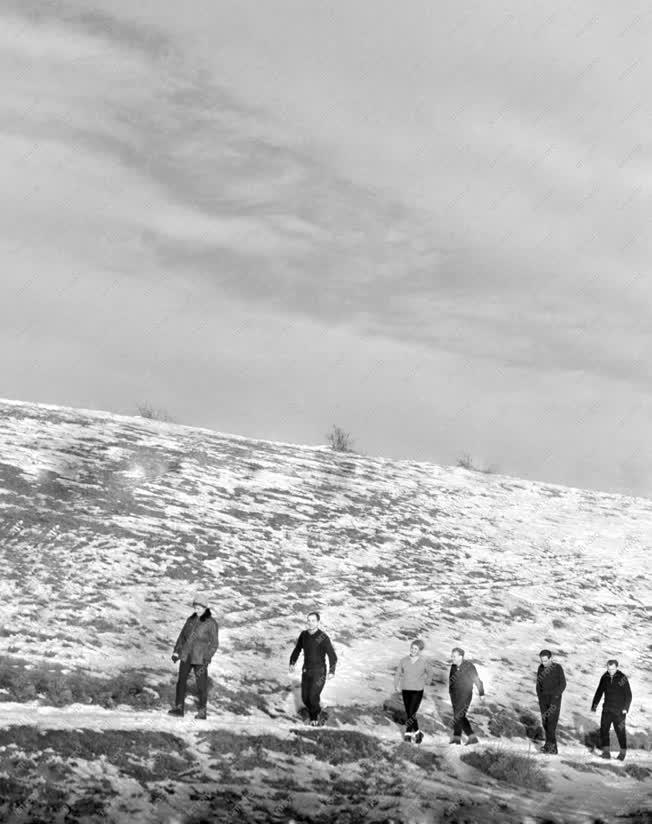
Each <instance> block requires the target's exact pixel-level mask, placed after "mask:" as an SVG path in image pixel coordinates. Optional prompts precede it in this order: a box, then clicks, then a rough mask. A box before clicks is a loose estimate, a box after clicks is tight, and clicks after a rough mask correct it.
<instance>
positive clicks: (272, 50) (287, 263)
mask: <svg viewBox="0 0 652 824" xmlns="http://www.w3.org/2000/svg"><path fill="white" fill-rule="evenodd" d="M218 5H219V8H218V7H216V6H215V5H214V4H211V3H207V2H200V3H198V4H197V6H196V8H194V9H193V12H192V14H190V13H188V14H186V12H185V11H184V10H182V9H181V7H177V6H175V5H174V4H172V3H167V2H164V1H163V0H161V2H160V4H158V5H157V4H153V3H148V2H144V3H143V4H142V8H141V6H140V4H139V6H138V9H135V7H134V11H133V14H132V13H131V6H129V4H127V3H126V2H122V0H114V2H112V4H111V8H112V9H113V11H106V10H93V9H90V8H88V7H86V6H84V7H82V5H81V4H76V3H75V2H74V0H65V2H53V3H48V4H42V3H38V2H35V0H34V2H32V0H27V2H19V0H3V2H0V23H1V24H2V25H0V72H1V73H2V76H3V95H2V98H0V158H1V163H2V179H3V195H2V198H0V222H1V223H2V226H3V233H2V236H1V237H0V254H1V255H2V259H1V261H0V263H1V264H2V266H3V271H4V272H5V273H6V275H5V284H6V285H5V287H4V288H5V289H6V290H7V293H6V294H7V295H8V296H9V298H10V299H13V298H14V297H15V296H16V295H17V294H18V293H19V292H20V290H23V292H24V294H25V295H28V294H29V295H32V294H34V295H36V293H38V301H37V299H36V297H35V298H34V300H32V301H31V303H30V300H28V299H27V297H25V298H24V300H23V301H22V303H21V304H20V306H21V309H24V307H26V306H27V307H30V306H36V305H37V304H38V306H39V307H41V308H40V309H39V311H43V312H45V311H46V309H45V308H44V307H45V306H46V305H47V303H48V300H49V301H50V304H51V305H52V306H55V307H58V309H59V311H60V312H61V316H62V317H63V316H64V310H65V311H68V308H69V307H68V304H69V303H73V304H74V302H75V301H77V302H78V305H79V307H83V311H84V312H85V313H87V318H88V319H87V320H86V323H87V325H88V327H89V329H88V334H89V335H91V334H92V326H93V319H95V322H96V324H97V322H98V321H99V319H100V318H101V317H102V311H103V300H104V299H103V298H102V299H100V298H98V299H97V301H96V304H93V301H92V295H91V292H90V291H88V293H86V292H83V291H82V289H81V287H80V281H74V282H73V285H70V283H71V278H73V277H75V276H79V277H82V276H83V277H84V278H85V279H87V280H88V283H91V282H95V283H96V286H97V288H96V291H97V294H98V295H104V294H105V293H106V291H107V290H109V289H110V288H111V286H110V284H112V283H113V282H114V280H115V279H121V280H120V284H121V286H120V289H122V286H123V285H124V289H125V291H124V292H122V291H121V292H120V296H121V299H124V300H123V303H124V305H125V306H126V307H127V309H128V308H129V307H130V306H131V305H134V306H135V305H138V307H139V310H140V311H143V310H144V307H145V306H146V305H147V304H145V302H144V299H141V298H138V297H137V296H136V284H140V285H141V288H142V285H145V287H146V288H147V290H152V291H150V292H148V294H150V295H152V298H151V301H150V303H149V304H148V305H149V307H150V312H151V315H152V317H151V319H148V324H149V325H148V327H147V328H150V327H155V326H156V323H157V321H156V318H155V317H154V316H155V315H156V313H157V312H158V313H160V314H162V315H163V316H165V317H167V313H168V312H169V311H170V310H169V307H167V306H165V307H164V303H165V300H167V298H168V297H169V295H166V296H165V298H164V297H163V294H164V292H163V290H161V291H160V294H159V293H158V292H156V286H155V284H157V283H160V282H162V280H163V279H167V280H170V281H171V280H174V281H175V282H179V283H184V284H191V287H188V288H192V289H193V290H197V294H198V295H199V297H198V301H199V303H201V301H202V299H203V300H204V301H205V303H206V305H207V306H209V305H210V306H211V307H214V306H215V300H218V299H219V298H220V297H221V296H223V297H224V299H225V301H231V302H232V303H230V304H229V305H236V304H238V305H240V306H241V307H244V308H243V309H242V311H243V313H244V312H246V311H251V312H252V313H256V316H257V317H258V316H260V315H263V314H264V313H270V316H271V315H272V314H275V315H276V316H277V317H280V318H283V322H286V321H287V322H288V323H289V322H297V323H301V324H306V326H305V327H302V328H305V329H306V330H308V329H311V328H312V327H310V324H311V323H313V322H314V324H315V326H314V328H315V329H317V328H321V329H337V328H339V329H340V330H341V329H342V327H346V330H347V333H350V334H352V335H355V336H356V339H357V340H358V341H359V342H360V345H363V343H368V342H369V341H376V342H378V346H379V347H390V346H392V345H394V344H395V345H396V346H397V349H396V351H397V352H398V351H400V352H403V351H404V350H403V348H402V347H403V346H404V345H405V346H408V347H409V348H410V351H411V352H419V351H421V352H425V353H426V355H425V356H424V357H426V359H427V358H429V357H431V356H438V355H442V356H443V357H447V356H448V355H454V356H459V358H460V359H461V360H462V361H465V359H466V360H469V361H470V360H475V361H477V362H479V363H486V364H489V366H488V367H487V368H492V369H497V370H499V369H502V368H506V369H511V368H515V369H519V370H531V371H532V373H537V374H548V375H552V374H557V375H562V374H565V375H566V378H565V379H568V380H569V381H572V380H574V379H575V377H576V376H578V375H588V376H594V377H596V378H599V379H601V380H602V379H604V380H607V381H613V382H614V385H616V383H618V382H621V383H622V381H628V382H630V384H631V385H635V386H637V387H638V388H639V389H640V390H641V391H647V389H648V388H649V387H648V383H649V379H648V376H647V370H646V368H645V365H644V364H643V363H642V361H641V353H642V352H644V351H646V349H647V348H648V347H647V346H646V337H647V328H648V326H649V322H648V321H649V312H650V308H651V307H652V288H651V287H650V286H649V282H648V280H647V279H646V278H645V277H644V276H642V275H644V273H645V272H646V271H647V268H648V263H649V254H650V249H649V242H648V240H647V234H648V233H647V225H648V223H649V198H650V195H651V194H652V162H651V161H652V157H651V155H650V152H649V151H648V149H647V148H646V147H647V145H648V143H649V141H647V140H646V135H647V134H648V133H649V128H650V123H649V113H648V112H647V111H646V107H645V104H644V95H645V93H646V91H645V90H646V84H644V83H643V82H642V78H644V77H646V73H647V71H648V69H649V65H648V62H647V61H648V58H647V52H646V38H645V36H644V34H645V30H646V26H648V27H649V21H647V19H645V20H641V21H639V22H638V23H637V24H636V25H635V26H633V27H630V28H629V29H628V28H627V25H626V24H627V20H628V19H629V16H628V15H627V14H624V13H623V12H616V11H614V10H613V9H611V8H607V5H608V4H606V3H605V4H600V8H598V9H597V10H595V9H592V4H590V3H588V2H582V3H580V4H578V5H577V6H576V7H574V8H573V10H569V9H568V8H566V7H563V6H562V4H561V2H559V3H557V4H554V3H553V5H552V6H548V7H546V9H539V10H537V11H536V13H535V11H534V10H532V13H531V14H530V13H529V12H528V13H527V14H526V13H524V12H523V10H522V9H520V10H519V9H517V8H516V7H515V8H514V9H513V10H512V12H510V11H509V9H508V8H505V10H504V11H505V14H503V13H502V12H501V13H500V14H499V13H498V12H497V11H496V10H495V9H491V8H490V7H484V6H483V7H482V8H475V9H473V10H471V9H467V10H466V11H467V12H468V13H464V9H461V8H460V7H459V4H452V3H447V2H441V3H434V4H432V3H417V4H415V11H414V14H415V15H416V17H412V16H411V15H408V14H406V13H405V11H404V10H403V9H399V7H396V6H394V5H393V4H391V3H385V2H381V3H380V4H371V3H370V4H366V3H361V4H359V5H356V7H355V9H350V10H348V11H347V13H346V14H344V13H343V8H332V9H329V11H328V12H327V11H326V10H325V9H321V10H318V11H314V10H313V11H311V12H310V13H308V11H307V8H304V7H303V6H302V4H297V3H292V2H290V0H279V6H278V9H277V11H276V12H272V11H271V10H270V8H268V7H265V8H259V9H257V10H256V11H255V13H254V4H253V3H251V4H248V3H247V2H245V0H243V3H242V6H240V5H239V4H229V3H223V4H218ZM128 6H129V8H128ZM602 6H604V8H603V7H602ZM148 10H149V11H148ZM128 12H129V13H128ZM137 12H138V15H139V16H140V18H141V21H140V22H137V21H136V19H135V16H136V13H137ZM632 14H633V13H632ZM315 15H316V17H315ZM593 17H597V19H595V20H594V19H593ZM415 21H416V22H415ZM418 21H421V23H422V24H423V25H419V23H418ZM621 24H622V25H621ZM204 29H205V32H204ZM317 31H318V32H319V36H317ZM202 34H204V35H205V39H204V40H203V41H202ZM234 34H236V35H238V37H235V36H234ZM362 35H364V37H362ZM193 38H195V39H194V40H193ZM195 43H196V44H197V47H196V48H194V47H191V46H192V45H193V44H195ZM207 43H208V46H207V45H206V44H207ZM329 43H330V44H337V47H336V48H335V47H334V46H333V47H329V45H328V44H329ZM390 56H391V58H392V59H391V60H389V57H390ZM270 90H272V91H273V94H272V93H271V91H270ZM295 126H296V128H295ZM39 271H47V272H48V279H47V281H46V279H45V278H42V279H41V280H40V281H38V282H37V281H36V280H35V272H36V273H38V272H39ZM89 289H90V287H89ZM129 289H131V290H132V291H131V292H129ZM130 294H131V300H130V299H129V295H130ZM16 306H18V303H16ZM114 309H115V306H114ZM5 311H6V313H7V322H8V323H10V324H11V323H16V324H17V325H19V326H20V328H23V325H24V324H23V321H22V319H21V320H20V322H19V321H18V320H17V319H16V318H17V316H18V314H19V313H18V312H9V311H8V310H5ZM80 311H81V309H79V310H78V314H79V312H80ZM193 311H194V310H193ZM14 316H16V317H14ZM52 316H53V317H55V318H56V317H57V313H56V312H52ZM65 317H66V318H67V317H68V315H65ZM85 317H86V316H85ZM116 317H117V313H116ZM150 321H151V322H150ZM192 321H193V323H198V324H199V323H201V322H202V321H201V319H200V317H199V315H195V314H193V316H192ZM52 322H53V321H52V320H51V318H50V319H48V321H47V323H52ZM33 323H34V325H39V323H40V321H39V320H38V319H36V316H35V319H34V321H33ZM43 323H44V325H47V323H46V322H45V321H43ZM21 324H23V325H21ZM181 326H182V325H180V329H181ZM102 328H105V327H102ZM106 330H107V332H106V334H107V336H109V337H108V339H107V344H106V345H107V346H110V345H111V342H112V340H113V338H111V337H110V336H111V335H113V336H114V337H115V339H116V340H117V339H119V338H120V335H121V334H126V331H125V328H123V327H120V326H119V323H118V321H116V324H115V326H111V325H110V324H107V326H106ZM183 330H184V331H183V334H186V335H187V334H189V333H190V329H189V328H188V325H187V324H186V326H184V327H183ZM40 331H42V334H43V337H44V338H47V335H48V334H49V333H48V332H47V330H45V329H44V330H40ZM129 334H131V332H130V333H129ZM143 334H144V333H143ZM305 334H306V340H308V336H309V334H313V332H308V331H306V333H305ZM318 334H319V333H318V332H314V335H318ZM178 335H179V337H180V336H181V331H179V332H178ZM272 337H273V336H272V335H271V333H270V339H271V338H272ZM381 338H382V341H381ZM202 340H203V339H202ZM62 345H63V344H62ZM152 345H153V344H152ZM383 351H385V349H384V348H383ZM416 356H417V355H415V357H416ZM232 357H233V358H235V357H240V356H237V355H236V354H235V353H234V354H232ZM270 357H271V356H270ZM306 357H307V356H306ZM388 359H389V356H388ZM428 362H429V361H428ZM515 391H516V389H515ZM533 403H534V401H533Z"/></svg>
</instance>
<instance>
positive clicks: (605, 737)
mask: <svg viewBox="0 0 652 824" xmlns="http://www.w3.org/2000/svg"><path fill="white" fill-rule="evenodd" d="M610 730H611V713H610V712H607V710H606V709H604V707H603V708H602V715H601V716H600V749H601V750H602V751H603V752H605V751H606V752H609V731H610Z"/></svg>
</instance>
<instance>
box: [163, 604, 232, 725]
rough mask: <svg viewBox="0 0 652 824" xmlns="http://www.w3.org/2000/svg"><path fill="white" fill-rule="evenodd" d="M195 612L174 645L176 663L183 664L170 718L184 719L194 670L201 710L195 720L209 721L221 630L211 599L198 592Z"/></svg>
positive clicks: (173, 657) (173, 654)
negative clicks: (212, 668)
mask: <svg viewBox="0 0 652 824" xmlns="http://www.w3.org/2000/svg"><path fill="white" fill-rule="evenodd" d="M193 607H194V609H195V611H194V612H193V614H192V615H191V616H190V617H189V618H188V620H187V621H186V623H185V624H184V625H183V629H182V630H181V632H180V633H179V637H178V638H177V642H176V644H175V645H174V651H173V653H172V660H173V661H174V663H176V662H177V661H180V662H181V663H180V664H179V677H178V680H177V691H176V701H175V705H174V707H173V708H172V709H171V710H169V712H168V714H169V715H180V716H183V714H184V712H185V703H186V686H187V683H188V676H189V675H190V671H191V670H194V673H195V680H196V682H197V693H198V696H199V707H198V712H197V715H196V716H195V718H206V704H207V702H208V665H209V664H210V662H211V660H212V658H213V656H214V655H215V653H216V652H217V649H218V647H219V645H220V644H219V627H218V624H217V621H216V620H215V619H214V618H213V617H212V616H211V611H210V609H209V607H208V598H207V596H206V595H205V594H204V593H197V595H195V600H194V601H193Z"/></svg>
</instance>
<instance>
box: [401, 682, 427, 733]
mask: <svg viewBox="0 0 652 824" xmlns="http://www.w3.org/2000/svg"><path fill="white" fill-rule="evenodd" d="M422 698H423V690H403V704H404V705H405V714H406V716H407V722H406V724H405V732H416V731H417V730H418V729H419V722H418V721H417V710H418V709H419V705H420V704H421V699H422Z"/></svg>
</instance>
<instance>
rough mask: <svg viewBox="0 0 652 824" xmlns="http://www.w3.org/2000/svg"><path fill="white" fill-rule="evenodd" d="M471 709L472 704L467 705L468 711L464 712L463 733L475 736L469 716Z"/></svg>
mask: <svg viewBox="0 0 652 824" xmlns="http://www.w3.org/2000/svg"><path fill="white" fill-rule="evenodd" d="M469 707H470V704H467V706H466V709H465V710H464V715H463V716H462V732H463V733H464V735H473V727H472V726H471V722H470V721H469V716H468V715H467V712H468V711H469Z"/></svg>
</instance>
